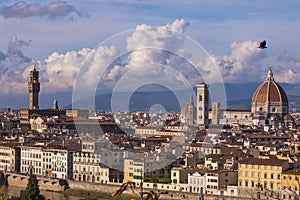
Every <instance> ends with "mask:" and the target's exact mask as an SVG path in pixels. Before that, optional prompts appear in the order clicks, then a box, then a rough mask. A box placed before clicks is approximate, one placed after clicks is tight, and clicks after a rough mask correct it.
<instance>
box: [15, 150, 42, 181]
mask: <svg viewBox="0 0 300 200" xmlns="http://www.w3.org/2000/svg"><path fill="white" fill-rule="evenodd" d="M42 164H43V149H42V147H38V146H22V147H21V167H20V168H21V170H20V171H21V173H25V174H35V175H37V176H42V175H43V166H42Z"/></svg>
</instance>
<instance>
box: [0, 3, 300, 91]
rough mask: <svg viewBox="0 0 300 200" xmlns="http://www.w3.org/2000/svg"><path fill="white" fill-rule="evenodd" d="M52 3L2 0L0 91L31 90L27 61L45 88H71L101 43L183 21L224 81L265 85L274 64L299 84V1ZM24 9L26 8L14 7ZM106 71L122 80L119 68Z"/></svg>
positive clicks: (283, 78) (282, 78) (278, 75)
mask: <svg viewBox="0 0 300 200" xmlns="http://www.w3.org/2000/svg"><path fill="white" fill-rule="evenodd" d="M55 2H56V4H54V1H48V0H47V1H34V0H30V1H23V2H21V1H11V0H6V1H1V2H0V27H1V36H0V58H1V55H2V57H3V59H2V60H1V59H0V66H1V67H2V68H1V70H0V73H1V77H0V85H2V86H1V87H0V92H2V93H7V92H10V91H11V88H12V87H14V88H15V89H14V91H15V92H16V93H22V92H24V91H25V92H27V91H26V85H25V84H24V82H25V83H26V82H27V79H28V71H29V70H30V68H31V67H32V62H33V61H28V60H34V61H36V62H40V63H41V65H40V70H41V71H42V72H43V73H44V74H43V75H41V77H42V80H44V81H45V82H46V83H45V84H44V85H46V86H47V88H48V90H54V89H55V90H58V91H60V90H62V91H63V90H69V89H72V85H73V82H72V81H74V78H75V77H76V70H78V67H77V68H76V67H74V66H80V64H78V63H79V62H82V58H81V56H84V55H87V54H88V52H90V50H91V49H93V48H94V47H96V46H97V45H98V44H99V43H101V42H102V41H104V40H106V39H107V38H109V37H111V36H112V35H115V34H118V33H120V32H123V31H126V30H130V29H135V28H136V27H137V26H138V25H141V24H147V25H149V26H151V27H158V26H166V25H167V24H172V23H173V22H175V21H176V20H179V19H183V20H184V21H185V22H186V23H188V24H189V26H188V27H185V28H184V34H185V35H187V36H189V37H191V38H193V39H194V40H195V41H196V42H198V43H199V44H200V45H202V46H203V47H204V48H205V50H206V51H207V52H208V53H209V56H210V57H211V59H212V60H213V61H214V62H215V63H216V65H218V67H219V68H220V72H221V74H222V76H223V79H224V81H225V82H261V81H263V80H264V79H265V75H266V72H267V70H268V68H269V66H270V65H271V66H272V67H273V71H274V74H275V80H278V81H279V82H288V83H299V80H300V79H299V78H300V75H299V74H300V73H299V72H300V69H299V67H300V48H299V46H300V40H299V39H298V37H299V35H300V12H299V8H300V2H299V1H296V0H290V1H279V0H277V1H266V0H265V1H259V0H254V1H249V0H232V1H220V0H201V1H199V0H187V1H176V0H174V1H161V0H111V1H110V0H102V1H101V0H84V1H81V0H70V1H68V0H67V1H64V2H60V1H55ZM20 5H22V6H23V7H22V9H21V10H18V9H16V8H17V7H18V6H19V7H18V8H19V9H20ZM53 5H55V6H56V8H55V9H53ZM51 8H52V9H51ZM182 25H183V24H182ZM264 39H265V40H267V46H268V48H267V49H265V50H263V51H264V52H260V51H258V50H257V49H256V46H257V45H258V43H259V42H260V41H262V40H264ZM9 41H10V43H9ZM8 44H11V46H10V52H12V53H10V54H9V53H8V52H9V50H8V49H9V47H8ZM87 49H88V50H87ZM76 62H77V64H76ZM67 68H68V69H67ZM54 72H55V73H56V74H59V77H58V78H59V79H61V80H62V79H63V80H65V81H66V82H65V83H62V84H55V82H58V81H59V79H55V78H53V76H54V75H53V73H54ZM117 72H119V73H117ZM67 73H72V76H69V75H66V74H67ZM247 73H248V74H247ZM108 74H109V75H110V76H112V75H113V74H118V75H119V76H120V69H119V68H118V67H116V68H113V70H112V71H111V72H108ZM24 85H25V86H24Z"/></svg>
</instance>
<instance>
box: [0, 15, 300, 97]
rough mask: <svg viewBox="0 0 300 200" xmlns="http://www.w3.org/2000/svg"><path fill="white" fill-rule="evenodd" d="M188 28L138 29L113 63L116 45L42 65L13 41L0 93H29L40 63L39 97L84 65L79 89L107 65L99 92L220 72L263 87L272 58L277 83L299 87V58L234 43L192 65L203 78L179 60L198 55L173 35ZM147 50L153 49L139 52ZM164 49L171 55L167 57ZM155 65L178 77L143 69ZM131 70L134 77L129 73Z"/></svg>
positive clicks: (69, 83)
mask: <svg viewBox="0 0 300 200" xmlns="http://www.w3.org/2000/svg"><path fill="white" fill-rule="evenodd" d="M188 27H189V23H188V22H187V21H185V20H183V19H178V20H175V21H174V22H172V23H169V24H166V25H162V26H159V27H152V26H150V25H147V24H141V25H138V26H136V29H135V30H134V31H133V32H132V34H130V35H129V36H128V37H127V38H126V41H125V43H126V45H125V48H126V50H127V51H128V52H130V53H128V55H126V56H125V57H123V58H121V59H119V60H117V61H112V60H113V58H115V57H118V55H119V53H120V52H119V49H118V46H100V47H98V48H97V49H90V48H82V49H80V50H78V51H69V52H65V53H59V52H54V53H52V54H51V55H49V56H48V57H47V58H46V59H44V60H34V59H32V58H29V57H28V56H26V54H25V53H24V52H23V51H22V48H24V47H27V48H28V47H30V44H31V40H26V39H21V38H18V37H16V36H14V37H11V38H10V40H9V42H8V43H7V51H6V52H1V51H0V92H1V93H11V92H12V91H13V92H14V93H27V85H26V83H27V82H28V79H29V71H30V70H32V68H33V63H38V70H40V79H41V80H40V81H41V88H42V89H41V91H42V92H58V91H65V90H72V89H73V86H74V81H75V79H76V77H77V75H78V72H79V70H80V69H81V68H82V66H83V64H84V63H86V62H88V63H90V65H89V67H88V68H87V69H86V70H85V71H84V73H83V74H82V75H83V76H82V80H83V81H82V84H84V85H85V86H90V85H92V84H93V83H94V82H95V81H99V79H98V78H99V77H98V76H97V75H99V72H100V70H101V67H103V66H106V65H107V64H108V63H109V64H110V67H109V68H107V69H106V71H104V74H103V76H102V77H101V78H102V82H101V83H102V84H101V85H100V86H101V87H102V86H104V87H114V86H115V85H116V84H117V83H118V81H119V80H120V79H121V78H122V77H123V76H124V75H126V74H127V76H128V75H129V74H133V75H134V76H132V77H130V80H131V81H136V82H138V81H140V82H141V83H143V80H142V78H141V77H147V76H148V77H150V78H152V77H155V78H157V77H159V78H160V80H164V81H166V82H168V83H172V82H174V83H175V82H176V83H183V82H184V80H188V81H189V82H190V84H192V85H193V84H196V83H197V82H199V81H201V80H202V78H203V79H204V80H207V81H208V82H218V81H220V80H216V77H217V74H218V73H220V74H221V75H222V78H223V80H224V82H261V81H263V80H264V79H265V77H266V72H267V70H268V68H269V66H270V64H269V63H268V62H269V60H268V59H269V58H270V57H272V58H274V59H275V60H276V61H277V62H275V63H273V64H272V68H273V72H274V76H275V80H276V81H278V82H287V83H299V80H300V68H299V67H300V56H299V55H298V56H293V55H289V54H288V53H282V54H280V55H273V54H270V53H268V51H267V50H262V49H259V48H257V47H258V45H259V44H258V42H257V41H233V42H232V43H231V44H230V47H229V48H230V53H229V54H227V55H216V54H214V53H208V54H207V56H206V57H205V58H204V59H203V60H201V59H200V61H199V62H194V63H192V64H193V65H194V66H197V67H199V68H201V69H202V72H203V73H201V74H199V73H197V71H196V70H195V69H194V67H193V66H192V65H191V64H189V63H187V61H186V60H184V59H182V56H184V57H193V56H195V57H197V56H199V55H189V54H190V52H187V51H186V49H185V48H183V46H184V44H185V42H186V41H185V40H184V39H183V38H181V37H179V35H178V34H176V32H177V33H180V34H183V33H184V31H185V30H186V29H187V28H188ZM149 45H151V46H153V47H155V48H153V49H143V47H144V46H149ZM163 49H173V51H172V52H166V51H164V50H163ZM155 64H159V65H162V66H170V67H171V68H172V69H173V70H174V71H176V73H177V74H176V73H173V72H172V70H170V69H169V68H167V67H166V68H163V67H162V68H157V69H158V70H156V71H155V70H153V71H149V68H148V67H147V65H152V67H153V65H155ZM212 64H213V65H214V67H212ZM131 71H134V72H135V73H129V72H131ZM174 74H175V75H174ZM150 78H149V80H150ZM179 85H180V84H179ZM124 86H126V85H125V84H124Z"/></svg>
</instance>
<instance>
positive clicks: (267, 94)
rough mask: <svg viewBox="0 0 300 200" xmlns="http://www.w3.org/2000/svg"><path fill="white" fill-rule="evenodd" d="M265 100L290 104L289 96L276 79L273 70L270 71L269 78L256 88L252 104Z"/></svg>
mask: <svg viewBox="0 0 300 200" xmlns="http://www.w3.org/2000/svg"><path fill="white" fill-rule="evenodd" d="M265 102H280V103H283V104H284V105H286V104H288V99H287V96H286V94H285V92H284V90H283V89H282V88H281V87H280V85H278V84H277V83H276V82H275V81H274V79H273V73H272V71H271V70H270V71H269V73H268V77H267V80H266V81H265V82H264V83H262V84H261V85H260V86H259V87H258V88H257V89H256V91H255V93H254V95H253V98H252V104H253V103H265Z"/></svg>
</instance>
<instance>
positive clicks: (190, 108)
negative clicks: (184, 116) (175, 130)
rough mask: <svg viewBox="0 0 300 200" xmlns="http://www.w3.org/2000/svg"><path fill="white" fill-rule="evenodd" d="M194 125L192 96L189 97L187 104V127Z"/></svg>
mask: <svg viewBox="0 0 300 200" xmlns="http://www.w3.org/2000/svg"><path fill="white" fill-rule="evenodd" d="M194 124H195V106H194V99H193V95H192V94H191V96H190V102H189V104H188V125H189V126H191V125H194Z"/></svg>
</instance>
